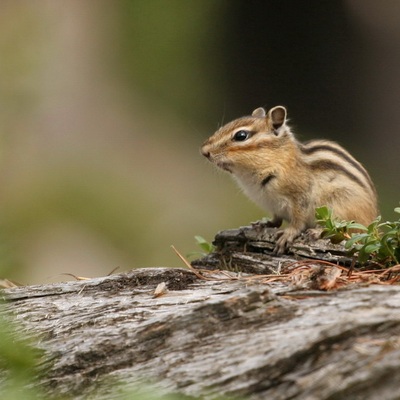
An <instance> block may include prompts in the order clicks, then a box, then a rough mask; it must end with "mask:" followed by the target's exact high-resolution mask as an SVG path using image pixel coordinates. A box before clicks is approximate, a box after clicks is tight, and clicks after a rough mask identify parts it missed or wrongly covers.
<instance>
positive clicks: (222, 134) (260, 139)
mask: <svg viewBox="0 0 400 400" xmlns="http://www.w3.org/2000/svg"><path fill="white" fill-rule="evenodd" d="M290 140H292V133H291V132H290V129H289V128H288V127H287V125H286V109H285V107H282V106H277V107H274V108H272V109H271V110H269V111H268V113H267V112H266V111H265V110H264V109H263V108H257V109H256V110H254V111H253V113H252V115H251V116H249V117H242V118H239V119H236V120H234V121H232V122H229V123H228V124H226V125H224V126H223V127H221V128H220V129H218V131H217V132H215V133H214V135H212V136H211V137H210V138H208V139H207V140H206V141H205V142H204V143H203V146H202V147H201V153H202V155H203V156H204V157H206V158H208V159H209V160H210V161H211V162H213V163H214V164H216V165H217V166H218V167H220V168H222V169H224V170H226V171H228V172H233V173H234V172H235V170H237V169H240V168H241V169H243V168H245V169H249V168H252V167H253V168H257V164H258V163H263V162H264V163H265V162H268V159H270V158H271V157H272V158H273V157H276V156H277V154H276V153H277V150H279V149H281V148H282V146H285V143H287V142H288V141H290ZM274 154H275V155H274Z"/></svg>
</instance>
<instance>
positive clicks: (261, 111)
mask: <svg viewBox="0 0 400 400" xmlns="http://www.w3.org/2000/svg"><path fill="white" fill-rule="evenodd" d="M265 115H266V114H265V110H264V109H263V108H262V107H259V108H256V109H255V110H254V111H253V112H252V114H251V116H252V117H259V118H263V117H265Z"/></svg>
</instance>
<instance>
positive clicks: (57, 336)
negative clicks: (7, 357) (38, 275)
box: [2, 228, 400, 400]
mask: <svg viewBox="0 0 400 400" xmlns="http://www.w3.org/2000/svg"><path fill="white" fill-rule="evenodd" d="M257 235H258V234H257V232H255V231H254V229H253V228H242V229H239V230H235V231H227V232H222V233H220V234H219V235H217V238H216V244H217V250H216V252H215V253H214V254H212V255H210V256H207V257H206V258H205V259H203V260H202V261H198V262H196V263H195V264H197V265H200V264H202V268H203V267H206V266H207V265H208V264H207V263H208V262H210V263H211V264H213V260H214V264H213V265H211V267H214V268H215V267H218V268H221V265H222V266H223V265H227V264H229V263H227V260H228V261H229V260H231V262H230V267H231V269H235V270H238V269H240V262H241V260H245V261H244V264H245V269H246V268H247V267H248V266H250V267H251V268H250V270H251V272H252V275H250V274H248V273H243V272H242V273H240V274H237V273H232V272H226V271H222V272H221V271H204V270H201V271H200V270H199V272H196V271H195V272H193V271H191V270H189V269H181V268H176V269H171V268H170V269H166V268H151V269H137V270H133V271H130V272H128V273H124V274H119V275H113V276H109V277H105V278H96V279H91V280H87V281H77V282H68V283H60V284H52V285H41V286H30V287H19V288H13V289H5V290H3V291H2V293H3V297H4V298H5V300H6V301H5V303H3V304H2V313H9V312H11V313H12V315H13V316H14V317H15V319H16V320H17V321H18V322H19V323H20V325H21V326H22V327H23V330H24V331H25V332H26V333H28V334H29V335H32V336H34V337H36V338H37V339H36V340H37V346H38V347H40V348H42V349H44V351H45V356H46V360H47V361H46V364H47V365H48V366H49V369H48V370H47V371H46V373H45V374H44V375H43V377H42V378H41V381H40V384H41V386H42V387H43V388H45V390H46V391H47V392H48V393H51V394H53V395H54V394H59V395H67V396H71V397H73V398H76V399H86V398H96V399H110V398H118V393H119V392H120V390H122V389H121V388H122V387H123V388H124V390H126V389H129V388H134V387H136V386H137V385H140V384H141V383H142V382H147V383H149V382H150V383H151V384H153V385H155V386H156V387H158V388H161V389H162V390H163V391H165V392H166V393H168V392H179V393H183V394H186V395H189V396H193V397H194V398H206V399H213V398H217V397H218V396H220V395H231V396H241V397H242V398H246V399H254V400H256V399H307V400H312V399H315V400H317V399H318V400H321V399H330V400H332V399H380V400H383V399H399V398H400V383H399V382H400V287H399V286H396V285H373V284H367V285H366V284H358V285H350V286H347V287H346V288H345V289H341V290H337V289H336V290H331V291H326V290H325V291H322V290H314V289H312V286H305V285H299V284H298V281H296V280H294V281H282V280H281V281H279V280H278V281H270V282H269V283H266V280H265V279H266V278H265V276H261V275H256V274H254V272H255V270H257V271H258V272H262V273H264V274H265V273H268V274H269V275H268V277H269V276H270V275H271V274H272V272H273V271H275V273H277V268H278V269H279V268H281V267H280V266H279V263H280V264H282V263H284V262H290V263H291V264H292V263H293V260H295V261H298V260H299V259H300V258H303V257H307V259H309V258H310V257H314V258H321V256H322V257H325V258H330V260H332V259H335V258H336V260H339V259H340V260H342V261H344V262H349V260H348V259H346V257H345V255H344V253H343V252H342V253H340V251H339V249H338V248H336V250H334V249H332V248H331V249H330V250H329V249H327V247H326V246H325V247H324V250H323V249H322V247H321V246H322V244H318V243H317V244H316V245H315V246H314V247H312V246H311V245H308V244H307V245H306V244H305V243H302V240H303V239H300V240H299V241H298V242H297V243H296V244H295V246H294V247H293V248H292V251H294V252H297V254H292V255H290V256H283V257H279V258H275V257H273V256H271V255H270V254H268V251H267V250H265V249H267V248H268V246H269V247H271V248H272V245H271V246H270V244H269V243H270V242H269V241H268V240H269V239H268V237H267V234H265V235H264V236H257ZM235 238H236V239H235ZM296 246H297V247H296ZM244 247H245V248H244ZM243 250H245V251H243ZM207 260H208V261H207ZM221 260H223V261H221ZM232 260H234V264H233V262H232ZM254 260H256V261H254ZM218 263H219V264H218ZM224 263H225V264H224ZM208 266H209V267H210V265H208ZM232 267H233V268H232ZM253 268H255V270H254V269H253ZM271 268H272V269H271ZM247 272H248V271H247ZM164 284H165V287H166V289H165V290H158V291H157V292H156V294H155V290H156V288H157V287H158V288H159V289H160V285H161V286H162V285H164Z"/></svg>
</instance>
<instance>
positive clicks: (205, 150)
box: [200, 146, 211, 159]
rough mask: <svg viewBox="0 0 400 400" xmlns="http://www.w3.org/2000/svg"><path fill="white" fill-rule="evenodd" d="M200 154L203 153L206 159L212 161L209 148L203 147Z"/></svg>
mask: <svg viewBox="0 0 400 400" xmlns="http://www.w3.org/2000/svg"><path fill="white" fill-rule="evenodd" d="M200 152H201V154H202V155H203V156H204V157H206V158H208V159H210V157H211V153H210V150H208V146H203V147H202V148H201V150H200Z"/></svg>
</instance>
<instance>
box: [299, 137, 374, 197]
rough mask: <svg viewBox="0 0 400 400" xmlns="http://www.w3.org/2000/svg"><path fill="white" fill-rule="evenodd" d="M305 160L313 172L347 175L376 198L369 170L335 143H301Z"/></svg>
mask: <svg viewBox="0 0 400 400" xmlns="http://www.w3.org/2000/svg"><path fill="white" fill-rule="evenodd" d="M299 149H300V151H301V153H302V155H303V157H304V158H303V160H304V162H305V163H307V164H308V165H309V167H310V169H311V170H312V171H323V170H330V171H336V172H337V173H339V174H343V175H345V176H346V177H347V178H349V179H350V180H351V181H352V182H353V183H354V184H355V185H358V186H360V187H361V188H362V189H363V190H365V191H366V192H367V193H368V194H370V195H371V196H373V197H375V196H376V190H375V186H374V184H373V182H372V180H371V178H370V176H369V175H368V172H367V170H366V169H365V168H364V167H363V166H362V164H361V163H359V162H358V161H357V160H356V159H355V158H354V157H353V156H352V155H351V154H350V153H349V152H348V151H346V150H345V149H344V148H343V147H341V146H340V145H338V144H337V143H335V142H331V141H327V140H311V141H309V142H307V143H299Z"/></svg>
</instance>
